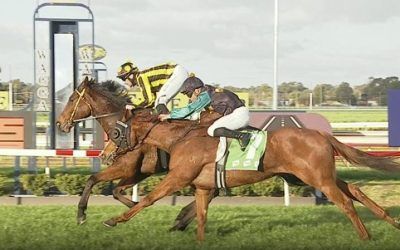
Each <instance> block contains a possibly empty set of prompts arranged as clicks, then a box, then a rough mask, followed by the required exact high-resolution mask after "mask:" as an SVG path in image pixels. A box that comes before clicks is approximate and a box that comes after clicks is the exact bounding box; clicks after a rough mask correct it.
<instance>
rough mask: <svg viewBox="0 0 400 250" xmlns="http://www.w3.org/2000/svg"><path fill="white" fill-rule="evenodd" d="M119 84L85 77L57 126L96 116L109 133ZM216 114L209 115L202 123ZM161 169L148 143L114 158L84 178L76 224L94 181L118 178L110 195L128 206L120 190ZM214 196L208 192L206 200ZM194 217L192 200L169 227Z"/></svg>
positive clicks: (118, 113) (116, 114)
mask: <svg viewBox="0 0 400 250" xmlns="http://www.w3.org/2000/svg"><path fill="white" fill-rule="evenodd" d="M122 89H123V87H122V86H121V85H119V84H117V83H115V82H112V81H108V82H104V83H102V84H95V83H94V81H89V80H88V78H86V79H85V80H84V81H83V82H82V83H81V84H80V86H78V88H77V89H76V90H75V91H74V93H72V95H71V96H70V98H69V101H68V103H67V104H66V106H65V108H64V110H63V112H62V113H61V115H60V116H59V117H58V119H57V126H58V127H59V128H60V129H61V130H62V131H64V132H69V131H70V130H71V128H72V127H73V126H74V124H75V123H76V122H77V120H80V119H82V118H86V117H89V116H93V117H97V118H96V120H97V121H98V122H99V123H100V124H101V126H102V127H103V129H104V131H105V132H106V133H107V134H108V135H109V136H110V134H111V133H112V130H113V128H114V127H115V123H116V121H117V120H120V119H121V118H122V117H123V116H124V113H125V105H126V103H127V101H128V99H126V98H125V97H121V96H120V95H118V94H119V93H120V92H121V91H122ZM215 118H216V117H215V116H214V118H213V117H209V120H205V123H207V122H209V121H210V120H212V119H215ZM161 172H165V170H164V169H162V168H161V167H159V166H158V164H157V148H156V147H154V146H151V145H147V144H146V145H142V146H140V147H137V149H135V150H133V151H130V152H127V153H126V154H123V155H121V156H120V157H118V158H117V159H116V160H115V161H114V162H113V163H112V165H111V166H109V167H108V168H106V169H104V170H102V171H101V172H99V173H96V174H93V175H91V176H90V178H89V179H88V181H87V183H86V186H85V189H84V191H83V193H82V196H81V199H80V201H79V205H78V215H77V220H78V224H82V223H84V222H85V221H86V213H85V212H86V209H87V204H88V200H89V196H90V192H91V190H92V188H93V186H94V185H95V184H96V183H99V182H102V181H112V180H116V179H121V180H120V182H119V183H118V185H117V187H116V188H115V189H114V190H113V196H114V198H115V199H117V200H119V201H120V202H122V203H123V204H125V205H126V206H128V207H133V206H134V205H135V204H136V203H135V202H133V201H131V200H129V199H127V198H126V197H124V196H123V194H122V192H123V191H124V190H125V189H127V188H129V187H132V186H133V185H135V184H137V183H139V182H140V181H142V180H144V179H146V178H147V177H149V176H150V175H152V174H155V173H161ZM215 195H217V193H216V192H211V193H210V197H209V201H211V199H212V198H213V197H214V196H215ZM195 216H196V209H195V202H194V201H193V202H192V203H190V204H189V205H187V206H186V207H185V208H183V209H182V210H181V212H180V214H179V215H178V217H177V218H176V220H175V225H174V226H173V227H172V228H171V230H184V229H185V228H186V227H187V225H188V224H189V223H190V222H191V221H192V219H193V218H194V217H195Z"/></svg>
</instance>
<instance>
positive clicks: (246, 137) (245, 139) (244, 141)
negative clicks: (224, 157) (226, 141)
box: [239, 133, 251, 151]
mask: <svg viewBox="0 0 400 250" xmlns="http://www.w3.org/2000/svg"><path fill="white" fill-rule="evenodd" d="M250 139H251V134H250V133H243V134H242V136H241V137H240V138H239V144H240V149H241V150H242V151H244V150H245V149H246V148H247V145H249V143H250Z"/></svg>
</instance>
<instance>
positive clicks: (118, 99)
mask: <svg viewBox="0 0 400 250" xmlns="http://www.w3.org/2000/svg"><path fill="white" fill-rule="evenodd" d="M90 87H91V89H93V90H95V91H97V92H98V93H100V94H102V95H104V96H105V97H107V98H109V99H110V101H111V102H112V103H115V104H116V105H118V106H125V105H126V104H129V103H131V99H130V97H129V96H128V91H127V90H126V89H125V88H124V86H122V85H121V84H119V83H118V82H116V81H113V80H107V81H103V82H99V83H97V84H91V85H90Z"/></svg>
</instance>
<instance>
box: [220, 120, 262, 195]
mask: <svg viewBox="0 0 400 250" xmlns="http://www.w3.org/2000/svg"><path fill="white" fill-rule="evenodd" d="M244 130H246V132H249V133H251V134H252V137H251V139H250V143H249V145H248V146H247V147H246V149H245V150H244V151H242V150H241V148H240V144H239V142H238V141H237V139H228V138H225V137H220V143H219V145H218V149H217V155H216V159H215V162H216V163H215V164H216V166H215V183H216V187H217V188H218V189H221V191H222V193H225V194H226V188H227V186H226V180H225V177H226V171H229V170H252V171H262V169H261V166H262V158H263V156H264V153H265V145H266V141H267V133H266V131H261V130H259V129H254V128H250V129H249V128H246V129H244Z"/></svg>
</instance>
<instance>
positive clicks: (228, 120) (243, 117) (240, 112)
mask: <svg viewBox="0 0 400 250" xmlns="http://www.w3.org/2000/svg"><path fill="white" fill-rule="evenodd" d="M249 120H250V113H249V109H248V108H247V107H244V106H243V107H240V108H237V109H235V110H233V112H232V113H230V114H229V115H225V116H223V117H221V118H219V119H218V120H216V121H215V122H214V123H213V124H212V125H211V126H210V127H209V128H208V130H207V133H208V135H210V136H214V130H215V129H217V128H227V129H230V130H235V129H238V128H243V127H246V126H247V125H249Z"/></svg>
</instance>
